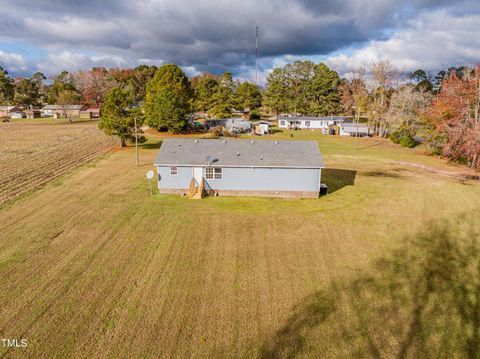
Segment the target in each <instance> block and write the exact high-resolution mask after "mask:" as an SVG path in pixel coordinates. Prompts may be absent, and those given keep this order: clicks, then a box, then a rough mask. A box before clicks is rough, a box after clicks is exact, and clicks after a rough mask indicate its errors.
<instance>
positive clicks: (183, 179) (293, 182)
mask: <svg viewBox="0 0 480 359" xmlns="http://www.w3.org/2000/svg"><path fill="white" fill-rule="evenodd" d="M157 170H158V179H159V181H158V188H159V189H160V190H162V189H166V190H170V189H171V190H181V189H183V190H185V189H188V188H189V186H190V181H191V179H192V175H193V170H192V167H178V174H177V175H170V167H165V166H158V167H157ZM203 173H204V178H205V169H204V171H203ZM320 179H321V170H320V169H318V168H316V169H307V168H261V167H256V168H251V167H233V168H232V167H223V178H222V179H221V180H220V179H218V180H211V179H209V180H207V179H205V182H206V187H207V189H212V190H219V191H265V192H275V191H281V192H312V193H313V192H316V193H318V192H319V190H320Z"/></svg>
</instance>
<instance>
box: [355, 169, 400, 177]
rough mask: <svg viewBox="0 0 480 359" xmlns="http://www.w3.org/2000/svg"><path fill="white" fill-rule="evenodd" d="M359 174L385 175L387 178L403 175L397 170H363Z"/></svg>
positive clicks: (368, 175)
mask: <svg viewBox="0 0 480 359" xmlns="http://www.w3.org/2000/svg"><path fill="white" fill-rule="evenodd" d="M360 174H361V175H363V176H367V177H387V178H402V177H404V176H403V175H402V174H401V173H398V172H384V171H365V172H360Z"/></svg>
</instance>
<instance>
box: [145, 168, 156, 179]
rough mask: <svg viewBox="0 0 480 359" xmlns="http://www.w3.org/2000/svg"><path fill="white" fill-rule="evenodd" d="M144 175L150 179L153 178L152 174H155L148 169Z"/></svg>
mask: <svg viewBox="0 0 480 359" xmlns="http://www.w3.org/2000/svg"><path fill="white" fill-rule="evenodd" d="M146 176H147V179H149V180H151V179H152V178H153V176H155V173H153V171H152V170H150V171H148V172H147V174H146Z"/></svg>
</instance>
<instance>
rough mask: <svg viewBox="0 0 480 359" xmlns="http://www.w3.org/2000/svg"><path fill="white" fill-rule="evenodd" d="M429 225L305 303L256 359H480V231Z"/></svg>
mask: <svg viewBox="0 0 480 359" xmlns="http://www.w3.org/2000/svg"><path fill="white" fill-rule="evenodd" d="M474 220H475V219H474V218H473V216H463V217H461V218H458V219H456V220H451V221H448V222H443V223H440V222H438V223H430V224H429V225H428V226H426V228H427V229H426V230H425V231H424V232H422V233H419V234H418V235H417V236H415V237H414V238H410V239H407V241H406V242H405V244H404V246H403V247H402V248H401V249H398V250H395V251H393V253H392V254H391V255H390V256H388V257H385V258H382V259H379V260H378V261H377V262H376V264H375V265H374V267H373V268H372V269H371V270H370V271H368V272H364V273H360V274H358V275H356V276H355V278H354V279H352V280H348V281H337V282H334V283H332V284H331V285H330V286H328V287H326V288H325V289H324V290H321V291H318V292H316V293H314V294H312V295H310V296H308V297H307V298H305V299H304V300H303V301H302V302H301V303H300V304H299V305H298V306H296V307H295V308H294V311H293V314H292V315H291V317H290V318H288V319H287V321H286V322H285V324H284V325H283V327H282V328H281V329H279V330H278V331H277V332H276V333H275V334H274V335H273V336H272V337H271V338H269V339H267V340H266V341H265V343H264V345H263V346H262V348H261V351H260V354H259V357H260V358H293V357H296V356H300V355H301V356H303V357H322V358H324V357H346V358H347V357H352V358H372V357H373V358H398V359H401V358H480V230H479V228H478V225H477V227H475V222H474Z"/></svg>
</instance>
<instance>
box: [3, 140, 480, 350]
mask: <svg viewBox="0 0 480 359" xmlns="http://www.w3.org/2000/svg"><path fill="white" fill-rule="evenodd" d="M290 134H293V139H313V140H317V141H318V142H319V145H320V149H321V151H322V153H323V155H324V157H325V161H326V164H327V167H328V168H327V169H326V170H325V171H324V177H323V178H324V182H326V183H327V184H328V186H329V189H330V191H331V193H330V194H329V195H328V196H325V197H322V198H319V199H288V200H284V199H278V198H249V197H231V198H229V197H212V198H206V199H204V200H201V201H198V200H190V199H188V198H186V197H180V196H173V195H159V194H155V195H153V196H150V195H149V187H148V183H147V181H146V180H145V178H144V175H145V173H146V172H147V171H148V170H149V169H152V161H153V159H154V157H155V155H156V153H157V149H158V145H159V143H160V141H161V137H162V136H163V135H160V136H159V137H155V138H151V139H150V140H149V142H147V143H146V144H143V145H142V149H141V152H140V157H141V162H142V165H141V166H140V167H136V166H135V152H134V149H133V148H131V147H130V148H128V149H126V150H121V151H118V152H115V153H114V154H112V155H109V156H108V157H107V158H104V159H102V160H98V161H96V162H94V163H90V164H88V165H85V166H83V167H81V168H79V169H77V170H75V171H74V172H73V173H71V174H70V175H67V176H64V177H62V178H61V179H60V180H57V181H55V182H54V183H52V184H51V185H49V186H47V187H45V188H44V189H42V190H40V191H38V192H36V193H34V194H32V195H31V196H28V197H26V198H23V199H21V200H20V201H18V202H17V203H14V204H11V205H8V206H6V207H4V208H3V209H0V275H1V276H2V284H3V286H2V291H1V292H0V302H1V303H2V304H1V306H0V314H1V315H0V333H1V336H2V338H26V339H27V340H28V346H27V348H24V349H5V348H1V352H0V353H1V354H2V355H3V356H4V357H8V358H12V357H13V358H16V357H17V358H21V357H22V358H23V357H33V358H38V357H44V358H54V357H57V358H65V357H88V358H159V357H178V358H189V357H195V358H210V357H218V358H232V357H238V358H252V357H293V356H304V357H351V356H352V355H353V354H352V353H354V354H355V353H356V355H354V356H357V357H371V356H372V352H371V351H369V348H371V347H372V345H373V346H375V345H377V344H378V343H374V344H372V343H369V341H368V338H369V336H368V335H363V336H360V335H358V336H355V335H353V334H352V331H351V329H352V328H355V327H356V325H357V324H358V323H357V322H358V320H356V321H355V322H354V321H353V320H352V319H351V317H349V316H348V312H349V311H348V310H347V309H349V308H350V305H351V303H352V301H350V300H349V298H350V297H348V295H352V294H351V293H355V292H348V291H345V293H346V294H345V295H344V296H342V297H341V298H337V297H336V296H335V295H336V294H335V293H336V290H335V289H332V288H344V287H345V286H347V285H346V284H345V283H347V284H348V283H351V281H353V280H354V279H355V278H358V275H359V273H361V272H362V271H369V270H370V269H371V268H376V267H374V263H375V262H376V260H377V259H378V258H381V257H386V256H389V254H390V253H392V251H394V250H400V249H401V248H403V246H404V243H405V238H407V237H411V236H415V235H416V233H417V232H418V231H421V230H425V229H428V228H429V227H430V226H431V224H430V221H431V220H436V221H446V220H447V219H450V218H454V217H455V216H457V215H459V214H462V213H469V214H470V215H472V214H478V213H479V209H480V184H479V183H478V182H472V181H470V182H469V181H464V180H461V179H458V178H455V177H451V176H448V175H445V174H444V173H443V172H442V174H436V173H434V172H432V169H437V170H439V171H444V172H446V171H447V172H455V173H462V172H466V170H465V169H461V168H453V167H450V166H448V165H447V163H446V162H444V161H442V160H439V159H437V158H433V157H427V156H425V155H424V154H423V152H422V149H421V148H419V149H413V150H412V149H403V148H400V147H397V146H394V145H391V144H390V143H389V142H388V141H387V142H384V141H383V140H378V139H357V146H358V150H357V151H354V150H353V145H354V142H355V139H353V138H340V137H337V136H322V135H320V134H319V133H318V132H300V131H295V132H285V133H279V134H276V135H274V136H269V137H267V138H263V139H264V140H272V139H291V138H292V137H291V136H290ZM257 139H258V140H262V138H259V137H257ZM412 163H413V164H421V165H424V166H428V169H427V170H426V169H423V168H419V167H416V166H412V165H411V164H412ZM476 218H479V217H476ZM387 273H388V271H387ZM336 286H337V287H336ZM342 290H343V289H342ZM332 293H333V294H332ZM339 293H340V292H339ZM342 293H343V292H342ZM349 293H350V294H349ZM334 294H335V295H334ZM360 294H362V293H360ZM360 294H359V295H358V296H361V295H360ZM369 294H371V293H370V292H369ZM362 295H363V294H362ZM332 301H333V302H332ZM366 301H367V302H368V301H372V302H375V301H376V298H375V292H373V294H372V296H370V297H368V296H367V298H366ZM378 302H380V301H378ZM389 313H390V312H389ZM400 314H402V315H398V318H399V320H401V322H400V323H403V324H404V326H407V327H408V325H409V323H410V317H408V316H405V317H404V316H403V314H404V313H403V312H401V311H400ZM432 315H433V314H432ZM392 317H395V314H392ZM327 319H328V320H327ZM382 323H384V324H385V326H386V327H388V323H389V321H388V320H386V319H385V320H383V321H382ZM397 324H398V323H397ZM345 327H346V328H347V329H350V331H349V330H345ZM360 327H362V326H361V325H360ZM365 327H366V328H367V327H368V326H365ZM342 328H343V329H342ZM383 329H385V328H383ZM382 332H383V330H380V334H381V333H382ZM384 333H385V335H384V336H385V338H383V337H381V336H380V338H381V339H382V338H383V340H384V341H385V343H387V344H388V345H387V344H382V343H383V342H382V341H381V340H380V342H379V344H378V345H379V346H381V347H382V348H383V349H384V348H387V347H388V348H390V347H392V348H393V349H391V350H390V351H389V350H387V349H385V351H384V352H383V351H381V354H382V355H383V354H384V353H387V355H385V356H382V357H393V356H394V355H393V354H392V355H388V354H389V353H390V354H391V353H394V352H395V350H396V349H397V347H398V346H399V344H398V342H400V340H399V341H395V336H396V335H398V336H402V335H403V332H402V333H400V334H399V332H398V331H395V330H392V331H387V330H385V331H384ZM367 334H368V333H367ZM391 343H393V344H391ZM395 343H397V344H395ZM382 345H383V346H382ZM350 346H351V347H352V348H361V349H359V350H357V351H356V352H351V351H349V349H348V348H350ZM412 353H413V352H408V351H407V354H409V355H407V356H406V357H414V355H413V354H412ZM412 355H413V356H412Z"/></svg>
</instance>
